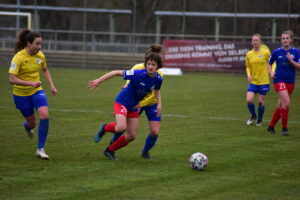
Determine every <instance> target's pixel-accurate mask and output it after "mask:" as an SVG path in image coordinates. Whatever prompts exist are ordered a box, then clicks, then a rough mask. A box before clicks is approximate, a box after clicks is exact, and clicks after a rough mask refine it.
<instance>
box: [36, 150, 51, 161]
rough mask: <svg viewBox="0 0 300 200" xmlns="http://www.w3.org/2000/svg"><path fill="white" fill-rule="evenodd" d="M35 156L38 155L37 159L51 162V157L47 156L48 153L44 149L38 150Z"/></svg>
mask: <svg viewBox="0 0 300 200" xmlns="http://www.w3.org/2000/svg"><path fill="white" fill-rule="evenodd" d="M35 155H36V157H37V158H41V159H43V160H49V156H48V155H47V154H46V152H45V150H44V149H43V148H42V149H37V150H36V154H35Z"/></svg>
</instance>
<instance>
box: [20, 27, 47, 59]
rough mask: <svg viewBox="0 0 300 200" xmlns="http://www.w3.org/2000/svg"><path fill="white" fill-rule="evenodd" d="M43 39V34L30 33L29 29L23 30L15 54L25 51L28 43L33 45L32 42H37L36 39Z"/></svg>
mask: <svg viewBox="0 0 300 200" xmlns="http://www.w3.org/2000/svg"><path fill="white" fill-rule="evenodd" d="M38 37H42V36H41V34H39V33H37V32H34V31H30V30H29V29H23V30H22V31H21V32H20V33H19V35H18V37H17V41H16V44H15V49H14V53H15V54H16V53H18V52H19V51H20V50H22V49H24V48H25V47H26V45H27V42H29V43H30V44H32V42H33V41H34V40H35V38H38Z"/></svg>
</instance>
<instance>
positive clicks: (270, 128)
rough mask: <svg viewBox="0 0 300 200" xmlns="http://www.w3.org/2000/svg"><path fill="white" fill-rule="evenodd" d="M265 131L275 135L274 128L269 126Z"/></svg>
mask: <svg viewBox="0 0 300 200" xmlns="http://www.w3.org/2000/svg"><path fill="white" fill-rule="evenodd" d="M267 131H269V132H270V133H271V134H275V133H276V132H275V129H274V127H271V126H268V129H267Z"/></svg>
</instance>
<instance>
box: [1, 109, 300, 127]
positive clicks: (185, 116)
mask: <svg viewBox="0 0 300 200" xmlns="http://www.w3.org/2000/svg"><path fill="white" fill-rule="evenodd" d="M0 109H7V107H2V106H0ZM49 110H51V111H56V112H69V113H72V112H73V113H105V112H104V111H101V110H82V109H80V110H74V109H56V108H49ZM162 116H163V117H174V118H194V119H195V118H197V119H198V118H200V119H211V120H223V121H245V119H241V118H234V117H212V116H188V115H178V114H163V115H162ZM0 121H8V120H5V119H2V120H0ZM10 121H11V120H10ZM289 123H292V124H300V121H289Z"/></svg>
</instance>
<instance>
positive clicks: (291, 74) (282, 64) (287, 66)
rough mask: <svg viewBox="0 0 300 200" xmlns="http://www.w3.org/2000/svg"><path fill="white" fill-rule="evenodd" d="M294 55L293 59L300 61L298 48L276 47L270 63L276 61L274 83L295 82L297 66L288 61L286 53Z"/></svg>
mask: <svg viewBox="0 0 300 200" xmlns="http://www.w3.org/2000/svg"><path fill="white" fill-rule="evenodd" d="M288 52H289V53H290V54H291V55H293V57H294V58H293V60H294V61H295V62H297V63H300V51H299V49H297V48H293V47H292V48H289V49H288V50H287V51H286V50H284V49H283V48H282V47H281V48H278V49H275V50H274V51H273V52H272V54H271V58H270V60H269V64H273V63H274V62H275V61H276V70H275V79H274V83H278V82H285V83H295V71H296V70H295V67H294V66H292V64H291V63H290V62H289V61H288V59H287V57H286V54H287V53H288Z"/></svg>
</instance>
